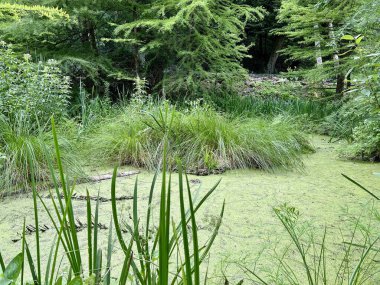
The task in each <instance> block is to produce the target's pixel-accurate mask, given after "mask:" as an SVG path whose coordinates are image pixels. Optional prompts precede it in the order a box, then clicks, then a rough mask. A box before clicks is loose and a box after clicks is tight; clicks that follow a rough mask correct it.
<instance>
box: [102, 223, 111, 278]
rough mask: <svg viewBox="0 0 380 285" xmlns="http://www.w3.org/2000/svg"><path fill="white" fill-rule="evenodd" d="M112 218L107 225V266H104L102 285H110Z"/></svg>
mask: <svg viewBox="0 0 380 285" xmlns="http://www.w3.org/2000/svg"><path fill="white" fill-rule="evenodd" d="M112 223H113V221H112V217H111V221H110V225H109V232H108V246H107V265H106V272H105V274H104V282H103V283H104V285H110V284H111V257H112V248H113V241H112Z"/></svg>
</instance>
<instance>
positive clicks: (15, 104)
mask: <svg viewBox="0 0 380 285" xmlns="http://www.w3.org/2000/svg"><path fill="white" fill-rule="evenodd" d="M69 83H70V82H69V79H68V77H65V76H63V75H62V74H61V71H60V70H59V68H58V66H57V62H56V61H54V60H49V61H47V62H46V63H43V62H38V63H34V62H32V61H31V56H30V55H29V54H25V55H24V58H23V59H20V58H18V57H17V56H16V54H15V53H14V52H13V50H12V47H11V46H10V45H7V44H5V43H4V42H2V43H0V114H3V115H5V116H6V117H8V118H9V119H10V120H11V121H15V120H16V119H17V116H19V115H22V116H23V117H25V118H26V119H27V120H29V121H32V122H35V124H45V123H46V122H48V121H49V118H50V117H51V116H52V115H53V114H54V115H55V117H56V118H58V117H61V116H63V115H64V114H66V107H67V104H68V96H69V91H70V84H69Z"/></svg>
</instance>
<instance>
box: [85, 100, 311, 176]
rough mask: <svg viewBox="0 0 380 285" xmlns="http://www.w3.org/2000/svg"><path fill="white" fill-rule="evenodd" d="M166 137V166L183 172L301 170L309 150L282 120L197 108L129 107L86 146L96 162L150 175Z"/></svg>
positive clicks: (104, 123) (100, 128) (145, 105)
mask: <svg viewBox="0 0 380 285" xmlns="http://www.w3.org/2000/svg"><path fill="white" fill-rule="evenodd" d="M165 136H167V137H168V142H169V146H168V147H169V150H168V160H169V161H172V162H174V161H175V158H176V157H181V159H182V160H183V162H184V163H185V164H186V165H187V167H188V169H209V170H211V169H215V168H227V169H234V168H246V167H248V168H257V167H258V168H262V169H266V170H268V169H272V168H274V167H295V166H300V165H301V164H302V163H301V157H300V155H301V153H302V151H304V150H310V149H311V147H310V145H309V144H308V142H307V140H306V139H305V138H304V137H303V136H302V134H301V133H300V132H298V131H297V130H295V129H294V127H291V126H290V125H289V124H288V123H287V122H286V120H285V119H284V118H282V119H277V120H271V121H268V120H265V119H260V118H241V117H240V118H230V117H228V116H226V115H224V114H222V113H219V112H217V111H215V110H214V109H212V108H211V107H209V106H207V105H206V106H200V105H199V104H198V103H195V104H192V105H191V106H189V107H188V108H182V109H179V108H176V107H175V106H173V105H169V104H168V103H161V104H158V105H157V104H153V103H147V102H145V104H142V103H141V102H140V103H138V102H134V103H132V104H130V105H128V106H126V107H125V108H123V109H121V111H120V113H119V114H118V115H116V116H115V117H113V118H110V119H108V120H107V121H105V122H103V123H102V124H101V125H100V126H99V128H98V129H97V131H96V132H95V133H94V134H93V136H92V137H90V138H89V140H88V141H89V149H91V150H92V151H93V152H95V153H94V156H96V158H97V159H98V158H99V157H103V158H105V159H107V160H109V161H112V162H114V161H115V160H117V161H119V162H120V163H122V164H131V165H135V166H140V167H147V168H150V169H153V168H154V166H155V165H157V164H158V163H159V160H160V153H161V151H162V142H163V139H164V137H165ZM172 165H174V163H172Z"/></svg>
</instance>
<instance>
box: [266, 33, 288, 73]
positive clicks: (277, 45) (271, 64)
mask: <svg viewBox="0 0 380 285" xmlns="http://www.w3.org/2000/svg"><path fill="white" fill-rule="evenodd" d="M284 41H285V37H284V36H277V37H276V38H275V42H274V48H273V50H272V53H271V55H270V57H269V60H268V64H267V73H269V74H273V73H274V71H275V67H276V62H277V59H278V51H279V50H280V49H281V48H282V45H283V43H284Z"/></svg>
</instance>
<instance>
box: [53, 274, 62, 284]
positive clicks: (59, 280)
mask: <svg viewBox="0 0 380 285" xmlns="http://www.w3.org/2000/svg"><path fill="white" fill-rule="evenodd" d="M55 285H62V276H59V278H58V279H57V282H55Z"/></svg>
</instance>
